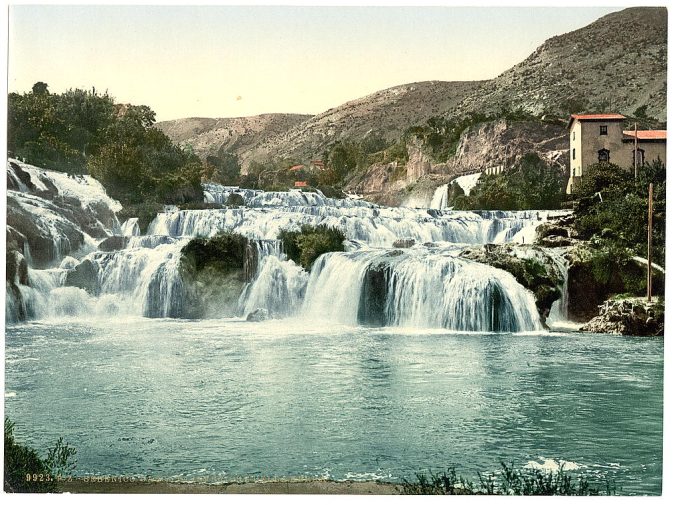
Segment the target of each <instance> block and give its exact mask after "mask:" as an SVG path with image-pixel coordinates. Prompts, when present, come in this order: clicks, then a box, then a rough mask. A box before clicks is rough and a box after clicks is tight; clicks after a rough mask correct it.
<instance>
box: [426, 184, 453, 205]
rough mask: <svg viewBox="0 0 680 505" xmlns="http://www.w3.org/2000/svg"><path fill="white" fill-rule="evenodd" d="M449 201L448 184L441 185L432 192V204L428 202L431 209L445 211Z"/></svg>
mask: <svg viewBox="0 0 680 505" xmlns="http://www.w3.org/2000/svg"><path fill="white" fill-rule="evenodd" d="M448 201H449V183H448V182H447V183H446V184H442V185H441V186H439V187H438V188H437V189H435V190H434V195H433V196H432V202H430V208H431V209H438V210H445V209H446V207H447V206H448Z"/></svg>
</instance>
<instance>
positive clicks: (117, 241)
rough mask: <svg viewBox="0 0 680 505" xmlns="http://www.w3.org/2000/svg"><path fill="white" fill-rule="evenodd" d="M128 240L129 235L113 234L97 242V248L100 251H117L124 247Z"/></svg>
mask: <svg viewBox="0 0 680 505" xmlns="http://www.w3.org/2000/svg"><path fill="white" fill-rule="evenodd" d="M129 242H130V237H123V236H121V235H113V236H111V237H107V238H105V239H104V240H102V241H101V242H99V250H100V251H106V252H110V251H119V250H121V249H125V248H126V247H127V245H128V243H129Z"/></svg>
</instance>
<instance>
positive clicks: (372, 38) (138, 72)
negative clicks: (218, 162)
mask: <svg viewBox="0 0 680 505" xmlns="http://www.w3.org/2000/svg"><path fill="white" fill-rule="evenodd" d="M620 9H621V8H619V7H597V8H590V7H571V8H537V7H519V8H508V7H502V8H499V7H480V8H474V7H472V8H463V7H451V6H449V7H309V6H307V7H283V6H269V7H265V6H260V7H255V6H250V7H247V6H246V7H237V6H206V7H179V6H120V5H118V6H108V7H107V6H54V5H53V6H29V5H19V6H12V7H10V13H9V67H8V72H9V80H8V88H9V91H17V92H24V91H30V89H31V86H32V85H33V84H34V83H35V82H37V81H44V82H47V83H48V84H49V89H50V91H51V92H54V93H60V92H63V91H65V90H66V89H68V88H76V87H79V88H87V89H90V88H92V87H93V86H94V87H96V88H97V89H98V90H106V89H108V91H109V93H110V94H111V95H112V96H114V97H115V98H116V100H117V101H119V102H125V103H128V102H129V103H133V104H144V105H148V106H150V107H151V108H152V109H153V110H155V111H156V113H157V119H158V120H166V119H175V118H181V117H190V116H202V117H237V116H249V115H254V114H261V113H268V112H297V113H307V114H317V113H320V112H323V111H325V110H327V109H329V108H331V107H335V106H338V105H340V104H342V103H344V102H346V101H348V100H352V99H355V98H359V97H362V96H365V95H368V94H370V93H373V92H375V91H378V90H380V89H384V88H388V87H391V86H396V85H399V84H405V83H410V82H415V81H426V80H444V81H457V80H474V79H489V78H493V77H495V76H497V75H498V74H500V73H501V72H503V71H504V70H507V69H508V68H510V67H511V66H512V65H514V64H516V63H519V62H520V61H522V60H523V59H524V58H526V57H527V56H528V55H529V54H530V53H531V52H532V51H533V50H534V49H535V48H536V47H537V46H539V45H540V44H541V43H542V42H543V41H545V40H546V39H548V38H550V37H552V36H554V35H559V34H562V33H565V32H568V31H571V30H575V29H577V28H580V27H583V26H585V25H587V24H589V23H591V22H592V21H594V20H596V19H597V18H599V17H601V16H603V15H605V14H608V13H610V12H614V11H616V10H620Z"/></svg>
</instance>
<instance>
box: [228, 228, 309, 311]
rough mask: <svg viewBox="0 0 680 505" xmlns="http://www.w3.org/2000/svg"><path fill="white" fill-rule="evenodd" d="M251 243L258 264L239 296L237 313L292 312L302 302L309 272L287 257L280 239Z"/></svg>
mask: <svg viewBox="0 0 680 505" xmlns="http://www.w3.org/2000/svg"><path fill="white" fill-rule="evenodd" d="M254 242H255V244H256V247H257V258H258V260H257V261H258V267H257V272H256V273H255V277H254V279H253V280H252V282H250V283H249V284H248V285H247V286H246V287H245V288H244V290H243V293H242V294H241V298H240V299H239V312H240V314H241V315H242V316H247V315H248V314H251V313H253V312H254V311H256V310H258V309H259V310H265V311H266V313H267V314H268V315H269V316H271V317H288V316H292V315H294V314H295V313H296V312H297V310H298V309H299V307H300V304H301V303H302V300H303V297H304V294H305V288H306V286H307V279H308V278H309V275H308V274H307V272H306V271H305V270H304V269H303V268H302V267H300V266H299V265H296V264H295V263H294V262H293V261H291V260H289V259H287V258H286V255H285V254H284V253H283V251H282V245H281V241H280V240H256V241H254Z"/></svg>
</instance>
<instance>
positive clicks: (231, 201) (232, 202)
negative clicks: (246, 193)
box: [227, 193, 246, 207]
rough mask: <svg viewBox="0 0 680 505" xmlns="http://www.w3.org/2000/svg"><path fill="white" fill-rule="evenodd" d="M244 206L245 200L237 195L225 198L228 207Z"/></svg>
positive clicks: (233, 194)
mask: <svg viewBox="0 0 680 505" xmlns="http://www.w3.org/2000/svg"><path fill="white" fill-rule="evenodd" d="M245 204H246V201H245V199H244V198H243V196H242V195H239V194H238V193H232V194H230V195H229V196H228V197H227V205H228V206H229V207H243V206H244V205H245Z"/></svg>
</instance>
